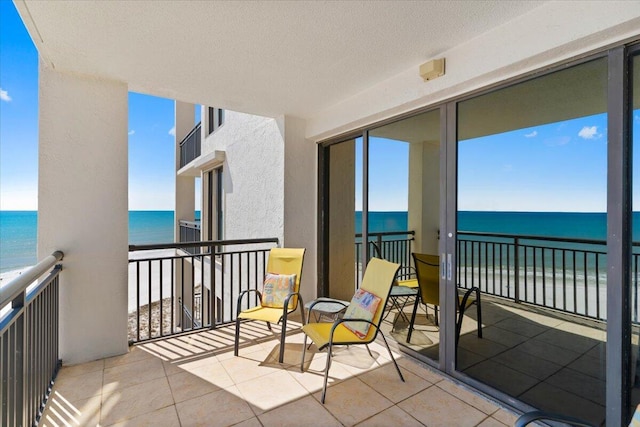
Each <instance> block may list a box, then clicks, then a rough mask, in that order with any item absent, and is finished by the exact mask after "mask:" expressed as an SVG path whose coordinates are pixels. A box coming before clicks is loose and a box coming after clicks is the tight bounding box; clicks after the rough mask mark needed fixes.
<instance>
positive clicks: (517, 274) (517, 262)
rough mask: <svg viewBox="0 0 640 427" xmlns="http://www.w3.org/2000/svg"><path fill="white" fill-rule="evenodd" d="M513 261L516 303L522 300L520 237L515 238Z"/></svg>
mask: <svg viewBox="0 0 640 427" xmlns="http://www.w3.org/2000/svg"><path fill="white" fill-rule="evenodd" d="M513 263H514V270H515V276H514V286H515V290H514V299H515V301H516V303H519V302H520V239H519V238H517V237H516V238H514V239H513Z"/></svg>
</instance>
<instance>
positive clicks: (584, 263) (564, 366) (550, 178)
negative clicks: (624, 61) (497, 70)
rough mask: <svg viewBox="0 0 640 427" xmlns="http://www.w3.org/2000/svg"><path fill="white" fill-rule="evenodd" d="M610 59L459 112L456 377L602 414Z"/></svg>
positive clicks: (548, 405) (552, 405)
mask: <svg viewBox="0 0 640 427" xmlns="http://www.w3.org/2000/svg"><path fill="white" fill-rule="evenodd" d="M606 90H607V62H606V60H605V59H598V60H594V61H590V62H586V63H583V64H580V65H577V66H574V67H571V68H567V69H564V70H562V71H558V72H555V73H552V74H547V75H545V76H542V77H538V78H536V79H532V80H528V81H526V82H523V83H520V84H516V85H513V86H510V87H507V88H504V89H500V90H496V91H494V92H491V93H488V94H485V95H482V96H478V97H476V98H472V99H469V100H467V101H464V102H461V103H459V104H458V123H457V129H458V132H457V133H458V144H457V198H458V202H457V203H458V212H457V224H458V225H457V228H458V231H457V266H456V268H457V270H456V273H457V285H458V287H459V294H462V292H465V291H466V290H468V289H474V288H477V289H478V290H479V291H480V295H481V307H482V325H483V326H482V337H479V334H478V330H477V329H478V322H477V320H478V319H477V315H476V310H475V307H474V306H470V307H468V308H466V311H465V312H464V316H463V318H462V322H461V330H460V334H459V340H458V344H457V357H456V359H457V362H456V363H457V364H456V366H457V368H456V369H457V370H458V371H459V372H462V373H464V374H465V375H468V376H469V377H472V378H474V379H476V380H478V381H481V382H484V383H486V384H488V385H490V386H491V387H493V388H495V389H498V390H500V391H501V392H504V393H506V394H507V395H509V396H512V397H514V398H517V399H518V400H521V401H524V402H526V403H528V404H530V405H531V406H533V407H536V408H539V409H542V410H547V411H553V412H560V413H564V414H567V415H574V416H577V417H580V418H583V419H585V418H586V419H587V420H589V421H591V422H592V423H594V424H595V425H600V424H601V423H602V422H603V421H604V417H605V381H606V375H605V374H606V369H605V345H606V318H607V313H606V296H607V257H606V237H607V234H606V230H607V215H606V209H607V192H606V189H607V114H606V111H607V96H606V93H607V92H606Z"/></svg>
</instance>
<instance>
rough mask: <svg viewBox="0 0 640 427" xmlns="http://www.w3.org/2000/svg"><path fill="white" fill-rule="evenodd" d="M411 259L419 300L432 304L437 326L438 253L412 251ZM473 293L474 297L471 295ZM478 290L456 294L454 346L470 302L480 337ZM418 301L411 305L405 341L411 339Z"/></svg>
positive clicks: (438, 295)
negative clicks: (475, 311)
mask: <svg viewBox="0 0 640 427" xmlns="http://www.w3.org/2000/svg"><path fill="white" fill-rule="evenodd" d="M412 255H413V261H414V265H415V268H416V273H417V277H418V285H419V287H420V298H419V299H420V300H421V301H422V303H423V304H424V305H425V306H426V305H427V304H430V305H432V306H433V309H434V312H435V324H436V326H438V307H439V305H440V279H439V276H440V258H439V257H438V255H428V254H419V253H415V252H414V253H413V254H412ZM472 294H475V298H473V297H472V296H471V295H472ZM480 302H481V301H480V290H479V289H478V288H477V287H473V288H471V289H468V290H466V292H465V293H464V294H458V306H457V307H456V311H457V313H458V319H457V322H456V348H457V347H458V340H459V339H460V331H461V330H462V319H464V311H465V310H466V309H467V308H468V307H469V306H470V305H472V304H474V303H475V304H476V309H477V321H478V338H482V306H481V303H480ZM417 308H418V301H417V300H416V303H415V305H414V307H413V313H412V315H411V322H410V325H409V333H408V336H407V342H409V340H410V339H411V332H412V331H413V325H414V322H415V318H416V311H417Z"/></svg>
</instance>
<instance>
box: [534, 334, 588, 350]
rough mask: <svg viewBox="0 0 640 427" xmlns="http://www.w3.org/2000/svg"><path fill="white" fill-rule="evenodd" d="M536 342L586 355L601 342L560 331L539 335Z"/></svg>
mask: <svg viewBox="0 0 640 427" xmlns="http://www.w3.org/2000/svg"><path fill="white" fill-rule="evenodd" d="M536 340H539V341H543V342H547V343H549V344H553V345H555V346H558V347H562V348H564V349H567V350H571V351H574V352H577V353H586V352H587V351H589V350H591V349H592V348H593V347H595V346H596V345H597V344H599V343H600V340H597V339H593V338H589V337H584V336H581V335H578V334H575V333H572V332H567V331H562V330H559V329H550V330H548V331H547V332H545V333H543V334H540V335H537V336H536Z"/></svg>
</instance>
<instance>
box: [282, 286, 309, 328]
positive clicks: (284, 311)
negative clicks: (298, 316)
mask: <svg viewBox="0 0 640 427" xmlns="http://www.w3.org/2000/svg"><path fill="white" fill-rule="evenodd" d="M295 295H297V296H298V304H302V306H301V307H302V324H303V325H304V324H305V323H304V302H303V301H302V295H300V292H291V293H290V294H289V295H287V297H286V298H285V299H284V304H283V305H282V318H283V319H284V318H285V317H286V316H287V313H288V311H289V300H290V299H291V297H293V296H295ZM296 308H297V307H294V308H293V311H295V310H296Z"/></svg>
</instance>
